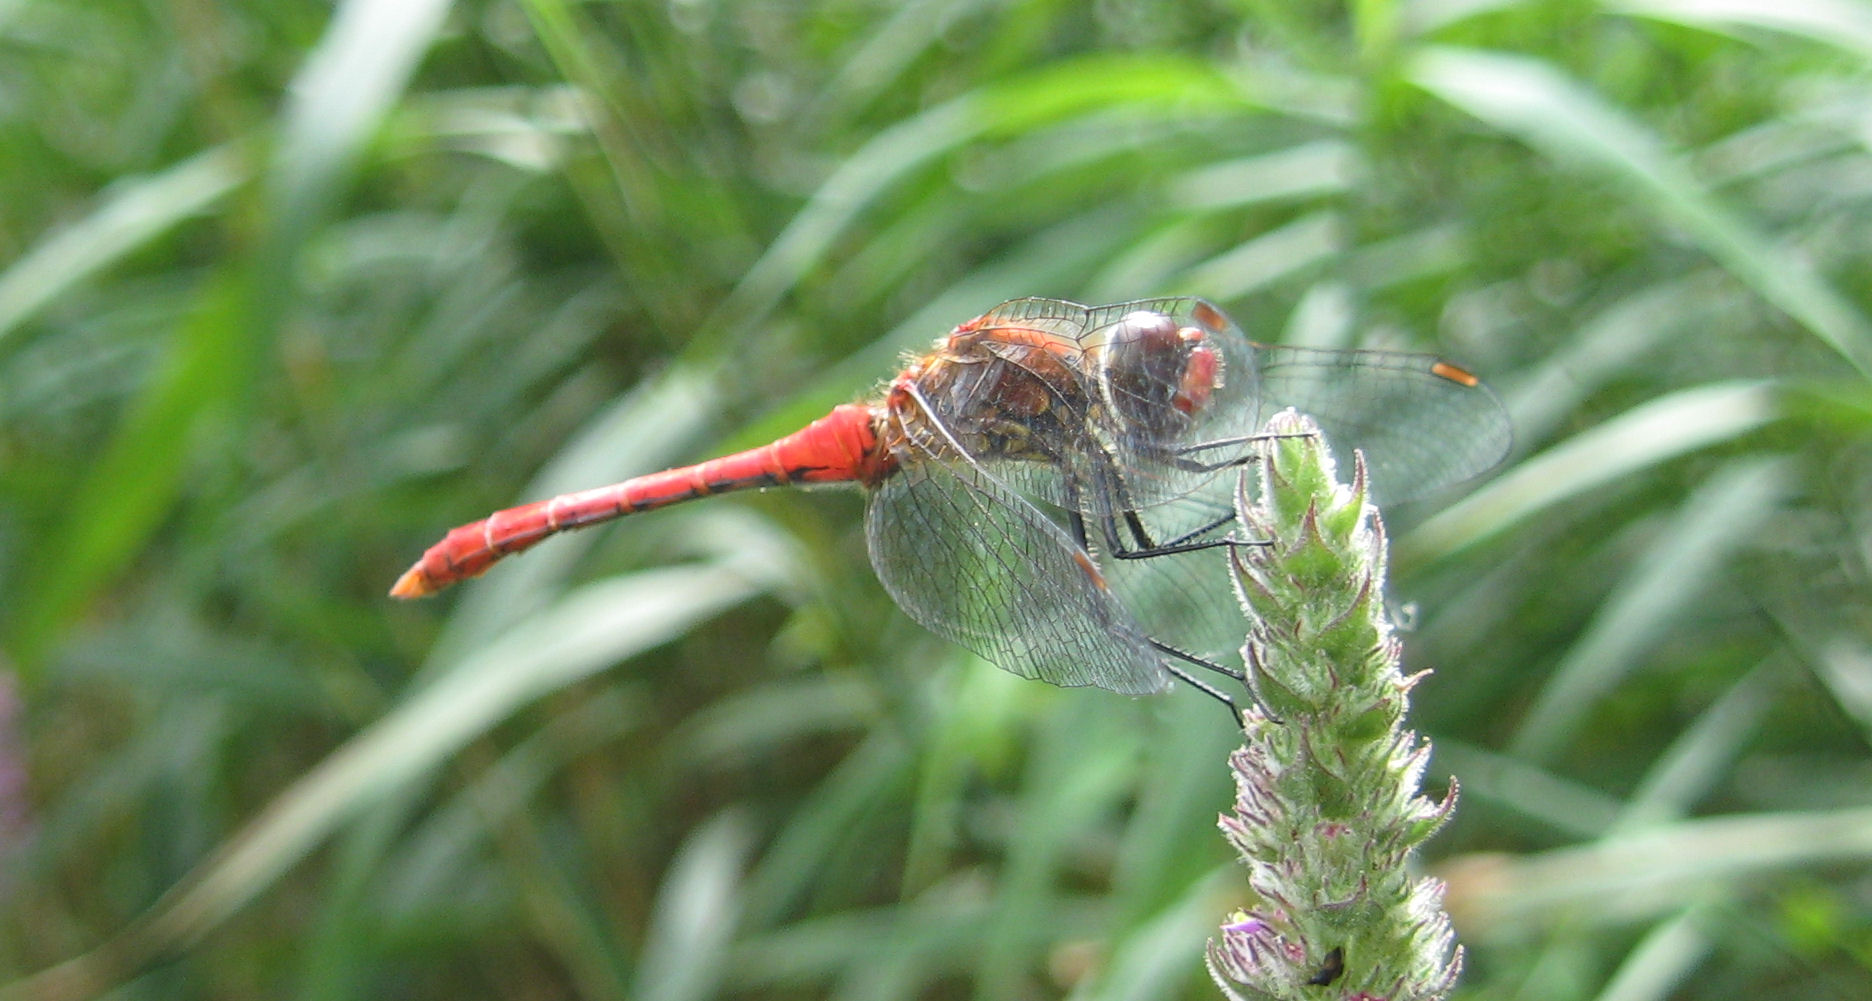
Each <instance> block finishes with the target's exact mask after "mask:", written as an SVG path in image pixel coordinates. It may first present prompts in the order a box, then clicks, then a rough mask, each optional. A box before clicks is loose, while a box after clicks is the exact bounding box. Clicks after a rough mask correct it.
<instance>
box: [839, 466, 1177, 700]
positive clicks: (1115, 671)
mask: <svg viewBox="0 0 1872 1001" xmlns="http://www.w3.org/2000/svg"><path fill="white" fill-rule="evenodd" d="M865 528H866V534H867V540H868V542H869V544H870V550H871V564H872V566H873V567H874V568H876V570H877V575H878V579H879V580H881V581H883V583H884V587H885V589H886V590H887V591H889V592H890V595H891V597H892V598H893V599H895V600H896V602H897V604H898V606H899V607H901V608H902V609H903V610H904V612H905V613H906V614H908V615H909V616H910V617H911V618H912V619H915V620H916V621H917V622H918V623H920V624H921V625H923V626H924V627H925V628H927V629H929V630H930V631H932V632H934V633H937V634H939V635H941V636H944V637H946V638H948V639H950V640H953V641H955V642H956V643H959V644H961V645H962V646H965V647H967V648H969V649H970V650H973V651H975V652H976V653H978V654H980V655H981V656H982V657H984V658H986V659H987V660H989V661H991V662H993V663H994V664H995V665H996V666H998V667H1001V668H1002V669H1004V670H1007V671H1010V672H1012V673H1014V674H1018V675H1020V676H1022V677H1026V678H1036V679H1039V680H1041V681H1047V682H1051V683H1053V684H1055V685H1063V686H1067V687H1074V686H1080V685H1096V686H1097V687H1099V688H1104V689H1107V690H1109V691H1113V692H1118V693H1121V694H1126V695H1143V694H1148V693H1152V692H1158V691H1162V690H1163V689H1165V688H1166V687H1168V685H1169V681H1170V678H1169V673H1168V672H1167V671H1165V670H1164V667H1163V664H1162V657H1161V655H1160V654H1158V653H1157V651H1156V650H1155V649H1154V648H1153V647H1151V646H1150V644H1149V641H1148V639H1147V637H1146V634H1145V633H1144V632H1143V631H1142V629H1141V628H1140V627H1139V626H1138V623H1137V620H1136V619H1135V618H1134V617H1133V616H1132V615H1131V613H1130V612H1129V611H1128V610H1127V609H1126V608H1125V607H1124V605H1122V604H1121V603H1120V602H1119V600H1118V598H1117V596H1115V595H1114V594H1113V592H1112V591H1111V590H1110V589H1109V587H1108V586H1107V583H1106V581H1105V579H1104V576H1103V573H1102V571H1101V570H1100V568H1099V567H1098V565H1097V564H1096V563H1095V562H1094V561H1093V559H1092V557H1091V556H1090V555H1088V554H1087V553H1086V552H1085V550H1083V549H1082V548H1080V547H1079V546H1078V545H1077V544H1076V543H1075V542H1074V541H1073V539H1072V537H1071V536H1070V535H1069V534H1068V533H1067V532H1066V531H1065V530H1064V529H1063V528H1061V527H1060V525H1059V524H1057V523H1056V522H1054V521H1053V520H1052V519H1050V518H1048V517H1047V516H1046V515H1045V514H1043V513H1042V512H1041V511H1040V510H1039V508H1037V507H1035V506H1034V504H1033V503H1032V502H1030V501H1028V500H1027V499H1026V498H1024V497H1021V496H1020V495H1018V494H1017V493H1015V492H1014V491H1013V490H1012V489H1010V488H1008V487H1006V486H1005V485H1003V484H1001V483H999V482H998V481H996V480H995V479H994V478H993V477H991V476H989V475H987V474H986V473H985V472H983V471H982V470H981V469H980V468H979V467H977V466H974V465H973V464H971V463H969V462H968V461H967V460H966V459H959V460H956V461H944V460H938V459H930V460H928V461H920V462H908V463H905V464H904V465H903V466H902V467H900V469H899V470H898V472H897V473H896V474H894V475H892V476H891V477H890V478H889V479H887V480H886V481H885V482H884V483H883V484H882V485H881V486H880V487H878V489H877V490H876V491H875V492H874V493H873V495H872V497H871V503H870V506H869V508H868V509H867V511H866V515H865Z"/></svg>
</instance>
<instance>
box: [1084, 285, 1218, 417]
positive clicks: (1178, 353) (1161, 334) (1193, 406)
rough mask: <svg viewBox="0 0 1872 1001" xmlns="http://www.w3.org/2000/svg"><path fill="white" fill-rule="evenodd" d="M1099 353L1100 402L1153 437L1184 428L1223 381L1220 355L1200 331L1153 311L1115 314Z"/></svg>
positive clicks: (1205, 404)
mask: <svg viewBox="0 0 1872 1001" xmlns="http://www.w3.org/2000/svg"><path fill="white" fill-rule="evenodd" d="M1099 357H1100V365H1099V386H1100V390H1101V392H1102V393H1103V394H1104V397H1105V404H1106V405H1107V406H1108V407H1110V408H1111V410H1112V411H1113V413H1114V414H1116V415H1117V416H1118V417H1119V418H1121V419H1122V420H1123V421H1124V422H1125V424H1126V425H1128V426H1129V427H1131V428H1132V429H1133V430H1135V431H1139V432H1143V433H1145V434H1149V435H1153V436H1168V435H1172V434H1175V433H1177V432H1179V431H1182V430H1184V429H1185V428H1187V427H1188V426H1189V425H1190V423H1191V422H1192V421H1193V420H1194V419H1195V418H1196V416H1197V415H1198V414H1199V413H1200V412H1201V411H1202V409H1203V408H1204V407H1205V406H1207V405H1208V403H1209V398H1210V396H1211V395H1212V394H1213V393H1214V392H1215V390H1216V389H1217V388H1218V387H1220V386H1221V385H1222V356H1221V355H1220V354H1218V353H1217V351H1216V349H1215V347H1214V346H1213V345H1211V344H1210V343H1209V339H1208V337H1207V336H1206V335H1205V334H1204V333H1203V331H1202V330H1201V329H1199V328H1197V327H1190V326H1182V325H1179V324H1178V323H1177V321H1176V319H1175V318H1174V317H1172V316H1169V315H1168V314H1165V313H1159V312H1155V311H1152V310H1137V311H1135V312H1131V313H1126V314H1125V315H1124V316H1123V317H1122V318H1121V319H1119V321H1118V322H1117V323H1116V324H1114V325H1113V326H1112V328H1111V331H1110V333H1109V334H1108V335H1107V337H1106V340H1105V344H1104V347H1103V349H1102V351H1101V353H1100V356H1099Z"/></svg>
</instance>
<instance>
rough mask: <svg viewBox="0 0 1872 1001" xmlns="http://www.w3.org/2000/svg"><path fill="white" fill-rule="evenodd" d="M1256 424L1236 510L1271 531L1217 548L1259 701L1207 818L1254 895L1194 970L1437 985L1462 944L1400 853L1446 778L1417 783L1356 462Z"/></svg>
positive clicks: (1237, 989) (1253, 993)
mask: <svg viewBox="0 0 1872 1001" xmlns="http://www.w3.org/2000/svg"><path fill="white" fill-rule="evenodd" d="M1267 432H1268V434H1269V435H1270V437H1269V438H1268V440H1267V442H1266V444H1265V445H1264V453H1263V457H1262V461H1261V462H1260V464H1259V466H1258V469H1257V470H1256V472H1257V474H1258V475H1259V477H1260V481H1261V489H1260V491H1259V497H1258V499H1257V498H1253V497H1250V496H1249V494H1248V491H1247V489H1246V488H1247V475H1246V474H1244V476H1243V484H1242V486H1241V487H1240V488H1238V490H1237V495H1236V511H1237V514H1238V515H1239V517H1240V519H1241V521H1240V523H1241V525H1242V526H1243V529H1244V531H1245V532H1246V534H1247V535H1248V536H1249V537H1252V538H1258V539H1268V540H1271V544H1270V545H1265V546H1236V547H1232V548H1233V553H1234V555H1233V557H1232V560H1233V563H1234V577H1235V586H1236V590H1237V596H1238V597H1239V598H1240V599H1241V601H1242V604H1243V607H1244V608H1246V609H1248V610H1249V612H1248V620H1249V621H1250V622H1251V623H1253V625H1252V627H1251V628H1250V630H1249V633H1248V642H1247V646H1246V647H1245V649H1244V656H1243V660H1244V662H1245V663H1246V664H1247V665H1248V673H1249V683H1250V685H1252V686H1253V688H1254V691H1255V695H1256V697H1257V700H1258V701H1259V703H1260V705H1259V706H1258V707H1257V708H1254V709H1250V710H1249V711H1248V712H1246V713H1244V714H1243V729H1244V731H1245V737H1246V740H1245V742H1244V744H1243V746H1242V747H1241V749H1239V750H1237V751H1236V752H1234V754H1232V755H1230V757H1229V765H1230V768H1231V770H1232V771H1233V772H1234V773H1235V785H1236V796H1235V808H1234V811H1233V812H1232V813H1230V814H1228V815H1225V816H1223V817H1222V818H1221V821H1220V825H1221V828H1222V832H1223V834H1225V835H1226V836H1227V837H1228V840H1229V842H1230V843H1231V844H1233V845H1234V846H1235V849H1236V851H1237V852H1239V853H1240V854H1241V859H1242V862H1243V863H1244V864H1245V865H1246V866H1247V867H1248V889H1249V892H1250V894H1251V895H1252V898H1253V899H1252V902H1251V903H1249V904H1248V905H1247V906H1246V907H1245V908H1244V909H1243V910H1240V911H1237V912H1236V913H1235V914H1234V915H1232V916H1231V918H1230V920H1229V922H1228V923H1227V924H1225V925H1223V926H1222V928H1221V931H1220V934H1219V935H1218V936H1217V937H1216V938H1213V939H1211V940H1210V942H1209V950H1208V963H1209V973H1210V976H1212V977H1214V978H1215V982H1216V984H1217V986H1219V987H1221V988H1222V991H1223V993H1224V994H1226V995H1228V997H1230V998H1231V999H1235V1001H1247V999H1288V998H1296V999H1322V998H1333V999H1344V1001H1419V999H1434V998H1442V997H1444V996H1445V995H1447V994H1448V993H1449V991H1450V988H1451V987H1452V986H1453V985H1454V984H1455V982H1456V975H1457V973H1458V972H1459V971H1460V969H1461V967H1462V950H1461V949H1460V948H1459V947H1458V946H1457V945H1456V944H1455V936H1454V933H1453V932H1452V931H1451V929H1450V923H1449V917H1448V915H1446V914H1445V913H1444V912H1443V909H1442V902H1443V885H1442V884H1441V883H1440V882H1438V881H1437V880H1434V879H1429V878H1417V877H1414V876H1413V875H1412V872H1411V862H1412V858H1411V853H1412V852H1413V851H1414V850H1415V849H1416V848H1417V847H1418V846H1419V845H1421V844H1422V843H1423V842H1424V840H1425V839H1426V838H1428V837H1429V836H1430V835H1431V834H1432V833H1433V832H1435V831H1436V829H1437V828H1438V827H1439V826H1441V825H1442V823H1443V821H1444V820H1445V819H1447V818H1448V817H1449V815H1450V811H1451V810H1452V809H1454V807H1455V805H1456V787H1455V784H1454V783H1451V785H1450V789H1449V792H1448V793H1447V794H1446V795H1445V796H1444V797H1443V799H1442V800H1441V801H1440V802H1436V801H1432V800H1429V799H1426V798H1424V797H1423V796H1421V795H1419V794H1418V793H1419V788H1420V783H1421V780H1422V776H1423V769H1424V765H1425V763H1426V762H1427V761H1428V760H1429V757H1430V744H1429V742H1428V741H1426V740H1422V739H1420V738H1418V736H1417V735H1416V734H1415V733H1413V732H1411V731H1410V730H1407V729H1404V725H1403V724H1404V715H1405V710H1406V709H1407V707H1408V705H1409V693H1410V690H1411V687H1412V686H1413V685H1415V684H1416V682H1417V681H1418V680H1419V678H1421V677H1422V675H1414V676H1411V677H1405V676H1404V674H1403V673H1402V671H1401V670H1400V668H1399V660H1400V653H1401V645H1400V644H1399V642H1398V640H1397V638H1396V637H1395V636H1394V635H1393V634H1392V627H1391V622H1390V619H1389V618H1388V616H1387V615H1386V612H1385V607H1384V568H1385V535H1384V523H1383V522H1382V521H1380V520H1379V518H1378V512H1377V509H1375V508H1373V507H1372V506H1371V505H1370V504H1369V503H1368V502H1367V499H1366V483H1365V462H1364V458H1363V457H1362V456H1359V457H1356V461H1355V468H1354V472H1353V475H1352V484H1351V486H1349V487H1348V486H1345V485H1343V484H1341V483H1339V482H1338V480H1337V479H1336V477H1335V472H1334V468H1333V461H1332V457H1331V455H1330V454H1328V452H1327V449H1326V445H1325V442H1324V440H1323V439H1321V438H1320V437H1319V428H1318V426H1317V425H1315V424H1314V423H1313V422H1312V421H1311V420H1309V419H1307V418H1305V417H1300V416H1298V415H1296V414H1294V413H1293V412H1292V411H1288V412H1286V413H1282V414H1277V415H1276V416H1275V417H1274V419H1273V420H1272V421H1270V422H1269V423H1268V426H1267Z"/></svg>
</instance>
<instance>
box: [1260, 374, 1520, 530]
mask: <svg viewBox="0 0 1872 1001" xmlns="http://www.w3.org/2000/svg"><path fill="white" fill-rule="evenodd" d="M1253 351H1254V370H1255V380H1256V386H1255V393H1254V394H1253V395H1254V398H1255V407H1254V409H1253V412H1252V413H1251V414H1249V415H1247V419H1246V420H1244V421H1243V422H1242V425H1243V430H1242V433H1245V434H1254V433H1256V432H1257V431H1258V430H1259V429H1260V427H1261V426H1262V425H1263V424H1264V423H1266V421H1267V419H1268V418H1269V417H1271V416H1273V415H1274V414H1275V413H1277V412H1279V411H1281V410H1283V409H1285V408H1287V407H1293V408H1294V409H1295V410H1298V411H1300V412H1301V413H1303V414H1307V415H1308V416H1311V417H1312V418H1313V419H1314V420H1316V421H1318V422H1319V425H1320V427H1321V428H1322V429H1323V430H1324V431H1325V432H1326V437H1327V440H1328V443H1329V444H1330V445H1331V447H1332V450H1333V454H1334V455H1335V456H1337V457H1338V458H1339V460H1340V461H1341V462H1342V463H1349V462H1350V461H1351V456H1352V449H1354V448H1358V449H1362V450H1363V451H1364V452H1365V464H1366V467H1367V468H1368V469H1369V470H1370V472H1371V483H1372V491H1373V493H1374V495H1376V496H1377V497H1378V498H1380V499H1381V500H1382V501H1385V502H1389V503H1396V502H1399V501H1404V500H1410V499H1412V498H1416V497H1421V496H1423V495H1424V494H1427V493H1430V492H1431V491H1434V490H1436V489H1438V488H1441V487H1446V486H1449V485H1451V484H1454V483H1460V482H1462V481H1463V480H1467V479H1470V478H1472V477H1475V476H1479V475H1481V474H1482V473H1484V472H1487V471H1488V470H1489V469H1491V468H1493V467H1494V466H1495V465H1496V464H1498V463H1500V462H1501V461H1502V459H1503V458H1504V457H1505V456H1506V455H1507V454H1508V449H1509V447H1510V446H1511V445H1512V444H1513V437H1514V436H1513V433H1512V431H1511V428H1510V424H1509V421H1508V413H1507V411H1506V410H1504V409H1503V408H1502V404H1501V400H1500V399H1498V398H1497V397H1496V396H1495V394H1494V393H1493V392H1491V391H1489V389H1488V387H1486V386H1484V385H1482V384H1481V383H1480V382H1478V381H1476V379H1475V377H1474V376H1471V375H1469V374H1468V373H1467V372H1465V371H1463V370H1462V369H1461V368H1458V367H1456V366H1454V365H1451V364H1450V363H1448V362H1445V361H1443V360H1442V359H1440V358H1437V357H1435V356H1433V355H1420V354H1405V353H1400V352H1392V351H1323V350H1316V349H1311V348H1295V347H1282V346H1278V345H1268V344H1255V345H1253ZM1346 468H1347V469H1348V470H1349V469H1350V467H1349V466H1347V467H1346Z"/></svg>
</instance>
